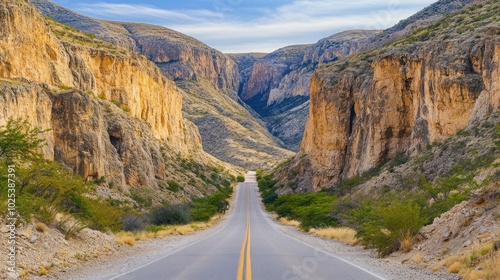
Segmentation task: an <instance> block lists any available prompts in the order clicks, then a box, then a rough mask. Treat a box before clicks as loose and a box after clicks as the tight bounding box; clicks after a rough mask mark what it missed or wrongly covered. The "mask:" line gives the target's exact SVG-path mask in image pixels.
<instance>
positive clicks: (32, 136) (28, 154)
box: [0, 119, 44, 164]
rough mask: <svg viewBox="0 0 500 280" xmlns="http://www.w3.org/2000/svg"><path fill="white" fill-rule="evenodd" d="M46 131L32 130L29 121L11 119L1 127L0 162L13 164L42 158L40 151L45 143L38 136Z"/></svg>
mask: <svg viewBox="0 0 500 280" xmlns="http://www.w3.org/2000/svg"><path fill="white" fill-rule="evenodd" d="M43 132H44V131H42V130H40V129H38V128H34V129H31V128H30V126H29V123H28V121H27V120H21V119H17V120H14V119H9V121H8V122H7V124H6V125H5V126H2V127H0V161H1V162H5V163H7V164H12V163H14V162H15V161H16V160H33V159H36V158H41V154H40V153H39V152H38V149H39V148H40V147H41V145H42V144H43V143H44V140H42V139H40V138H39V137H38V135H39V134H40V133H43Z"/></svg>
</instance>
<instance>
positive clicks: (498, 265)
mask: <svg viewBox="0 0 500 280" xmlns="http://www.w3.org/2000/svg"><path fill="white" fill-rule="evenodd" d="M480 265H481V266H482V267H483V269H484V272H485V273H486V277H485V279H487V280H490V279H491V280H493V279H500V251H497V252H496V253H495V254H494V255H492V256H491V258H488V259H486V260H484V261H483V262H481V263H480Z"/></svg>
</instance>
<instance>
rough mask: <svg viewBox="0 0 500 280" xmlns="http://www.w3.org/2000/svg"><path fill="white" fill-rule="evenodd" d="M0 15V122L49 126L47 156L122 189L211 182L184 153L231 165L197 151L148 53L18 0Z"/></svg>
mask: <svg viewBox="0 0 500 280" xmlns="http://www.w3.org/2000/svg"><path fill="white" fill-rule="evenodd" d="M0 21H1V22H2V23H3V25H2V27H3V28H2V36H1V37H0V46H1V49H0V50H1V52H2V53H1V55H0V69H2V70H1V72H0V108H2V110H1V113H0V124H4V123H6V121H7V120H8V118H18V117H22V118H27V119H28V121H29V122H30V124H31V125H32V126H34V127H39V128H42V129H50V130H49V131H47V132H45V134H44V135H43V136H44V138H45V140H46V142H47V145H46V147H44V149H43V152H44V154H45V156H46V157H47V158H50V159H56V160H57V161H59V162H61V163H62V164H63V165H65V166H66V167H67V168H68V169H69V170H71V171H73V172H75V173H78V174H79V175H81V176H82V177H84V178H85V179H87V180H95V179H98V178H101V177H106V180H107V181H108V182H110V183H113V184H114V185H115V186H118V187H119V188H120V189H121V190H122V191H124V192H128V190H129V188H131V187H140V186H148V187H149V188H151V189H153V190H155V192H156V191H160V189H158V186H160V185H162V184H165V181H166V180H171V179H172V178H175V179H176V180H177V181H178V182H180V183H181V182H185V183H187V182H188V181H190V182H191V183H190V184H189V186H186V187H185V188H184V190H185V192H182V193H178V194H169V195H165V194H163V195H161V196H157V197H156V198H155V199H156V200H158V199H167V200H168V199H171V200H176V199H177V200H183V199H186V198H187V197H189V196H194V195H196V196H198V195H201V194H202V193H206V192H210V191H213V190H214V189H215V188H214V187H213V185H212V186H211V185H209V184H207V183H206V182H204V181H203V180H201V179H200V178H193V177H196V176H197V175H194V174H191V171H189V170H181V168H180V167H179V166H178V165H179V164H181V162H182V161H183V160H187V158H190V159H189V160H190V161H193V162H194V163H193V164H197V165H199V166H200V168H201V169H206V171H207V172H209V171H208V170H212V168H213V167H214V166H216V167H217V166H218V167H220V168H221V169H222V168H228V169H231V167H229V166H228V165H226V164H223V163H221V162H219V161H218V160H216V159H214V158H212V157H211V156H209V155H207V154H205V153H204V152H203V150H202V148H201V146H202V144H201V138H200V135H199V133H198V130H197V128H196V127H195V126H194V125H193V124H192V123H190V122H189V121H187V120H185V119H184V118H183V116H182V95H181V93H180V90H179V89H178V87H177V86H176V85H175V83H174V82H172V81H170V80H168V79H167V78H165V77H164V76H163V74H162V72H161V71H160V69H159V68H157V67H156V65H155V64H154V63H152V62H150V61H148V60H147V59H146V58H145V57H144V56H141V55H138V54H134V53H130V52H129V51H127V50H126V49H123V48H121V47H119V46H116V45H114V44H111V43H108V42H105V41H102V40H100V39H96V38H95V37H93V36H91V35H89V34H85V33H82V32H80V31H78V30H75V29H73V28H70V27H68V26H65V25H62V24H60V23H57V22H55V21H53V20H51V19H46V18H45V19H44V18H43V17H42V16H41V15H40V14H39V12H38V11H37V10H36V9H35V8H34V7H33V6H32V5H30V4H28V3H26V2H23V1H1V2H0ZM33 30H34V31H33ZM40 46H42V47H40ZM39 57H40V60H39ZM175 161H177V163H176V162H175ZM210 172H212V171H210ZM208 176H210V174H208ZM155 188H156V189H155Z"/></svg>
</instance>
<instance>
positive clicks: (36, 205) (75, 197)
mask: <svg viewBox="0 0 500 280" xmlns="http://www.w3.org/2000/svg"><path fill="white" fill-rule="evenodd" d="M40 132H42V131H41V130H39V129H30V128H29V124H28V122H26V121H20V120H17V121H13V120H9V122H8V123H7V125H6V126H4V127H1V128H0V174H7V173H6V172H5V171H6V169H7V165H8V164H15V165H16V168H15V170H16V178H15V181H16V187H17V192H16V204H17V211H18V213H19V215H20V216H21V218H23V219H25V220H29V219H31V217H34V218H36V219H38V220H40V221H42V222H45V223H47V224H54V220H55V215H56V213H58V212H60V213H64V214H66V216H67V217H69V218H68V221H69V220H71V222H68V223H67V224H66V225H61V229H64V230H65V231H67V232H69V233H70V234H71V232H75V231H77V230H76V229H79V228H81V226H83V225H88V226H90V227H92V228H95V229H99V230H102V231H105V230H117V229H119V227H120V223H119V219H118V217H119V216H120V215H121V214H122V213H121V211H120V210H119V209H116V208H114V207H113V206H112V205H111V204H110V203H109V202H108V201H99V200H94V199H91V198H88V197H86V196H85V194H86V193H88V192H90V191H91V190H93V188H95V185H94V184H91V183H86V182H84V180H83V179H82V178H81V177H79V176H77V175H73V174H70V173H68V172H67V171H66V170H65V168H64V167H63V166H61V165H60V164H59V163H57V162H55V161H49V160H45V159H43V157H42V155H41V154H39V153H38V150H39V149H40V147H41V145H42V143H43V141H42V140H40V139H39V138H38V134H39V133H40ZM6 181H7V178H5V177H0V184H1V185H0V192H1V194H0V196H2V198H4V196H5V194H7V191H6V190H5V187H6V186H7V183H6ZM2 201H6V199H5V200H4V199H2Z"/></svg>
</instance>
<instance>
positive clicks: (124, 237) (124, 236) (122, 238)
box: [116, 232, 135, 246]
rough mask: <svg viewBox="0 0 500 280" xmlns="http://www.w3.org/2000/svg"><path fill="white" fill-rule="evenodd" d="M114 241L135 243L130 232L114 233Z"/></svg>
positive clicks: (131, 244)
mask: <svg viewBox="0 0 500 280" xmlns="http://www.w3.org/2000/svg"><path fill="white" fill-rule="evenodd" d="M116 241H117V242H118V243H120V244H128V245H130V246H134V245H135V237H134V233H132V232H119V233H117V234H116Z"/></svg>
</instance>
